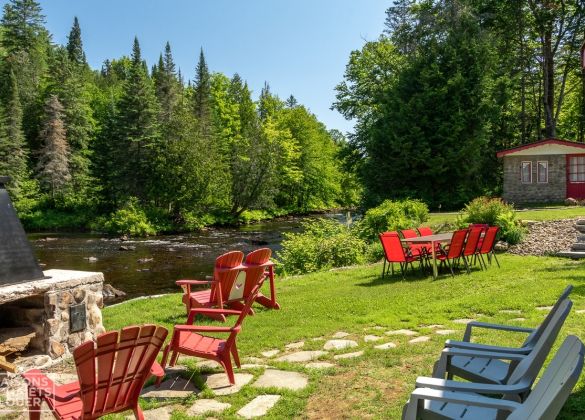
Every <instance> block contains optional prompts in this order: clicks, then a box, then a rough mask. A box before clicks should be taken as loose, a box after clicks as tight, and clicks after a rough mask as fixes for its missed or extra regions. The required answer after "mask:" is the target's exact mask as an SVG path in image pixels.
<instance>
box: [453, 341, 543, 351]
mask: <svg viewBox="0 0 585 420" xmlns="http://www.w3.org/2000/svg"><path fill="white" fill-rule="evenodd" d="M445 347H453V348H458V349H467V350H477V351H493V352H498V353H512V354H528V353H529V352H530V350H532V349H531V348H527V347H517V348H514V347H502V346H493V345H490V344H480V343H469V342H467V341H457V340H447V341H445Z"/></svg>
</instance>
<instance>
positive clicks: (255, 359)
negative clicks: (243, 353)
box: [244, 357, 264, 363]
mask: <svg viewBox="0 0 585 420" xmlns="http://www.w3.org/2000/svg"><path fill="white" fill-rule="evenodd" d="M244 360H245V361H246V362H247V363H262V362H264V359H260V358H259V357H245V358H244Z"/></svg>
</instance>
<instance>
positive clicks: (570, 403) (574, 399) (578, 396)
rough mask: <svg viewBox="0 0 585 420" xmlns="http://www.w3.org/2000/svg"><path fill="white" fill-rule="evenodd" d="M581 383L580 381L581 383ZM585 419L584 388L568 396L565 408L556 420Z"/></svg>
mask: <svg viewBox="0 0 585 420" xmlns="http://www.w3.org/2000/svg"><path fill="white" fill-rule="evenodd" d="M581 382H582V381H581ZM584 418H585V386H582V387H581V389H579V390H578V391H577V392H574V393H573V394H571V395H570V396H569V399H568V400H567V402H566V403H565V406H564V407H563V409H562V410H561V412H560V413H559V416H558V419H559V420H560V419H566V420H568V419H584Z"/></svg>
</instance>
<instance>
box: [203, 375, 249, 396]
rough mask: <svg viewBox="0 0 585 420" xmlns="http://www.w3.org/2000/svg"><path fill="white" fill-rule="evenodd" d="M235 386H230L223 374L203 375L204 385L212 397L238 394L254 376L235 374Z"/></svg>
mask: <svg viewBox="0 0 585 420" xmlns="http://www.w3.org/2000/svg"><path fill="white" fill-rule="evenodd" d="M234 377H235V380H236V384H235V385H231V384H230V382H229V380H228V377H227V375H226V374H225V373H223V372H222V373H214V374H213V375H203V380H204V382H205V385H207V387H208V388H209V389H211V391H212V392H213V395H231V394H235V393H236V392H238V391H239V390H240V389H242V387H243V386H244V385H247V384H249V383H250V382H251V381H252V379H254V375H252V374H250V373H235V374H234Z"/></svg>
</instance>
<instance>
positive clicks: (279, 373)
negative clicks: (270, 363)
mask: <svg viewBox="0 0 585 420" xmlns="http://www.w3.org/2000/svg"><path fill="white" fill-rule="evenodd" d="M308 384H309V378H308V377H307V375H305V374H303V373H299V372H289V371H286V370H276V369H267V370H266V371H264V373H263V374H262V375H261V376H260V377H259V378H258V379H257V380H256V382H254V383H253V384H252V386H253V387H255V388H279V389H289V390H291V391H297V390H299V389H303V388H305V387H306V386H307V385H308Z"/></svg>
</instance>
